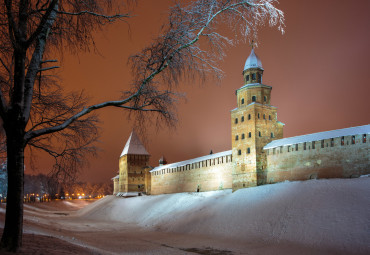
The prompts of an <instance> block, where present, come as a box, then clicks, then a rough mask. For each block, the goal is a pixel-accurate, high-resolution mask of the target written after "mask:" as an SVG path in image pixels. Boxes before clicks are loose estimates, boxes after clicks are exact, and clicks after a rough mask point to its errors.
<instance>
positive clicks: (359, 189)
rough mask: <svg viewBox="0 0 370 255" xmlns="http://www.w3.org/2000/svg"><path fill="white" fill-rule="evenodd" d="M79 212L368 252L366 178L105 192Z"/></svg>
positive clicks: (369, 186) (369, 190)
mask: <svg viewBox="0 0 370 255" xmlns="http://www.w3.org/2000/svg"><path fill="white" fill-rule="evenodd" d="M79 213H80V215H81V216H84V217H87V218H90V219H94V220H102V219H104V220H115V221H121V222H126V223H135V224H138V225H139V226H143V227H151V228H154V229H155V230H161V231H166V232H176V233H186V234H201V235H207V236H217V237H223V238H228V239H234V240H237V241H247V240H251V239H253V240H254V239H260V240H263V241H264V242H267V243H271V242H272V243H279V242H282V241H283V242H292V243H295V244H302V245H306V246H309V247H325V248H328V249H335V250H341V251H343V252H354V253H360V252H362V253H366V252H369V253H370V178H368V177H366V178H358V179H334V180H333V179H332V180H311V181H304V182H284V183H277V184H272V185H265V186H259V187H254V188H248V189H242V190H238V191H237V192H234V193H231V191H230V190H225V191H215V192H204V193H180V194H171V195H158V196H146V197H136V198H129V199H117V198H114V197H109V198H106V199H103V200H100V201H97V202H96V203H94V204H92V205H90V206H88V207H86V208H84V209H82V210H80V212H79Z"/></svg>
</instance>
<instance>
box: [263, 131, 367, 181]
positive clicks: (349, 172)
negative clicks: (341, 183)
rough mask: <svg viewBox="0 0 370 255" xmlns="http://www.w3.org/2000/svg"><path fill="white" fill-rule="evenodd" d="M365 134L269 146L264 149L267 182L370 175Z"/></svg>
mask: <svg viewBox="0 0 370 255" xmlns="http://www.w3.org/2000/svg"><path fill="white" fill-rule="evenodd" d="M364 135H365V136H364ZM366 136H367V137H368V136H369V135H368V134H367V135H366V134H358V135H355V136H344V137H343V138H342V137H336V138H332V139H324V140H320V141H313V142H307V143H299V144H293V145H287V146H281V147H277V148H270V149H268V150H266V152H267V154H268V155H267V170H266V174H267V178H266V183H275V182H282V181H285V180H289V181H295V180H309V179H316V178H352V177H359V176H361V175H364V174H370V143H369V139H368V138H367V137H366ZM352 137H353V138H354V139H353V138H352ZM352 141H354V142H352ZM313 147H314V148H313Z"/></svg>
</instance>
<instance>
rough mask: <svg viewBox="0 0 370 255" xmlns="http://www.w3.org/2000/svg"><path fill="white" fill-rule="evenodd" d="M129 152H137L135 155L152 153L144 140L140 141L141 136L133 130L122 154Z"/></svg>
mask: <svg viewBox="0 0 370 255" xmlns="http://www.w3.org/2000/svg"><path fill="white" fill-rule="evenodd" d="M127 154H135V155H150V154H149V153H148V152H147V151H146V149H145V147H144V145H143V144H142V142H141V141H140V139H139V137H138V136H137V134H136V133H135V131H134V130H133V131H132V132H131V134H130V137H129V138H128V140H127V142H126V145H125V148H123V151H122V153H121V156H120V157H122V156H124V155H127Z"/></svg>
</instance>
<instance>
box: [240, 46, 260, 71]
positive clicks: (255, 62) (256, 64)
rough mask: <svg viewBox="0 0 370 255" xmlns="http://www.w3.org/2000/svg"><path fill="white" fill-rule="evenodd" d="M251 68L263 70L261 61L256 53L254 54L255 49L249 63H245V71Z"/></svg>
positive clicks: (248, 59) (248, 60)
mask: <svg viewBox="0 0 370 255" xmlns="http://www.w3.org/2000/svg"><path fill="white" fill-rule="evenodd" d="M249 68H260V69H262V70H263V68H262V62H261V59H260V58H259V57H258V56H257V55H256V53H254V49H253V48H252V51H251V54H250V55H249V57H248V58H247V61H245V65H244V71H245V70H247V69H249Z"/></svg>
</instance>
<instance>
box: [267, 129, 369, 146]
mask: <svg viewBox="0 0 370 255" xmlns="http://www.w3.org/2000/svg"><path fill="white" fill-rule="evenodd" d="M369 133H370V124H369V125H364V126H358V127H350V128H343V129H336V130H330V131H325V132H319V133H313V134H308V135H300V136H294V137H288V138H283V139H279V140H274V141H272V142H271V143H268V144H267V145H266V146H265V147H263V148H264V149H265V150H266V149H271V148H276V147H279V146H286V145H292V144H297V143H304V142H312V141H320V140H324V139H330V138H335V137H341V136H349V135H358V134H369Z"/></svg>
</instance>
